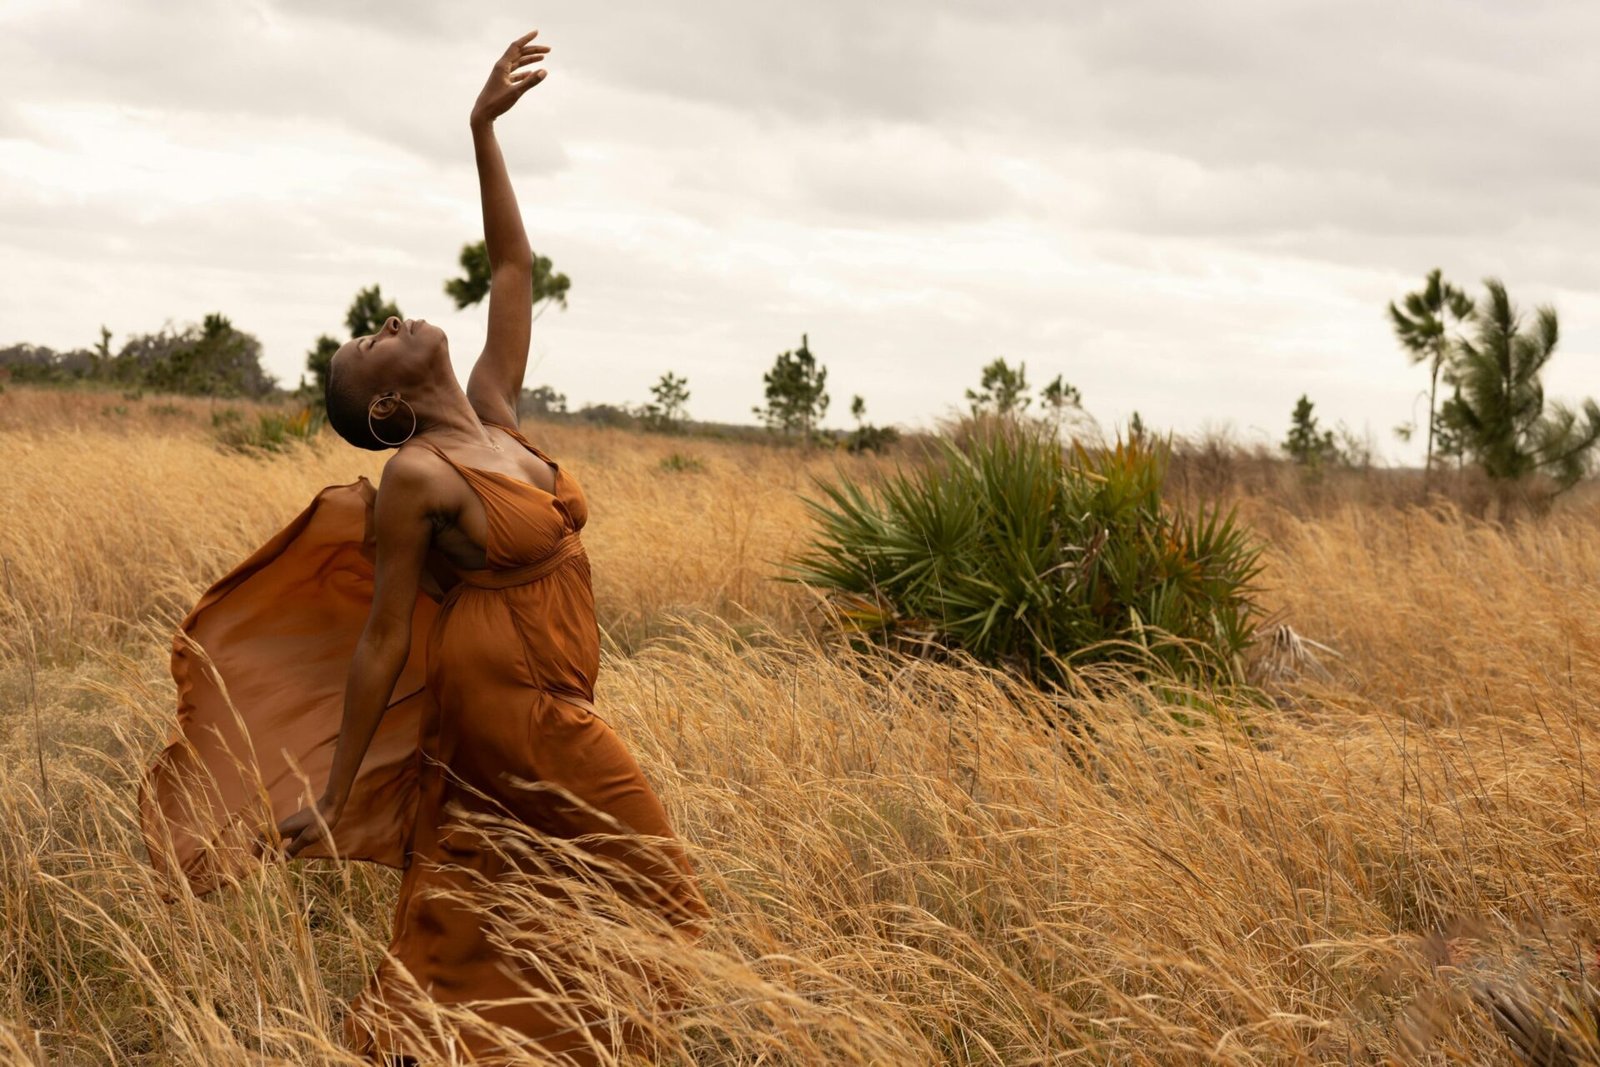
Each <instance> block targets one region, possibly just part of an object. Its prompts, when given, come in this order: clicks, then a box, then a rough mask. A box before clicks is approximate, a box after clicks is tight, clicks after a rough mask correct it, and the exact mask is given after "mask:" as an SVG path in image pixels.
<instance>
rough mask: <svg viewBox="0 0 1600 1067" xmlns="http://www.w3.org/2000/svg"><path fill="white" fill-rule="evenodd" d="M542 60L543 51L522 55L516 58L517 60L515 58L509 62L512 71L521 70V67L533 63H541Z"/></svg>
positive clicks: (529, 65)
mask: <svg viewBox="0 0 1600 1067" xmlns="http://www.w3.org/2000/svg"><path fill="white" fill-rule="evenodd" d="M542 62H544V53H543V52H541V53H539V54H538V55H529V56H523V57H522V58H521V59H518V60H516V61H515V62H513V63H512V64H511V70H512V72H513V73H514V72H516V71H519V70H521V69H522V68H523V67H531V66H533V65H534V64H535V63H542Z"/></svg>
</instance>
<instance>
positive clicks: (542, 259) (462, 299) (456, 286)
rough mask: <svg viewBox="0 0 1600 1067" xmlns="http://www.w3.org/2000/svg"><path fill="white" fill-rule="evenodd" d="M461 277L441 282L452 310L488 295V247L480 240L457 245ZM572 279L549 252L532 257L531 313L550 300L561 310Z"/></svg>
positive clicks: (537, 313)
mask: <svg viewBox="0 0 1600 1067" xmlns="http://www.w3.org/2000/svg"><path fill="white" fill-rule="evenodd" d="M458 262H459V263H460V264H461V277H459V278H451V279H449V280H447V281H446V282H445V283H444V291H445V293H446V294H448V295H449V297H450V299H452V300H454V301H455V303H456V310H458V311H459V310H461V309H463V308H468V307H471V306H472V305H473V304H476V303H478V302H479V301H481V300H482V299H483V298H484V297H486V296H488V295H489V281H490V273H491V272H490V269H489V247H488V245H486V244H485V243H484V242H482V241H475V242H473V243H471V244H466V245H462V246H461V256H460V258H459V260H458ZM570 288H572V280H571V279H570V278H568V277H567V276H566V275H565V274H562V273H561V272H559V271H557V270H556V269H555V268H554V265H553V264H552V263H551V262H550V257H549V256H541V255H535V256H534V257H533V306H534V312H533V317H534V318H535V319H537V318H538V317H539V316H540V315H543V314H544V313H545V309H546V308H548V307H549V306H550V305H551V304H555V305H557V306H559V307H560V308H561V309H562V310H563V311H565V310H566V307H567V290H568V289H570Z"/></svg>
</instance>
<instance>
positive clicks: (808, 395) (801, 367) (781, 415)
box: [753, 334, 828, 445]
mask: <svg viewBox="0 0 1600 1067" xmlns="http://www.w3.org/2000/svg"><path fill="white" fill-rule="evenodd" d="M762 380H763V381H764V382H765V383H766V396H767V405H766V407H764V408H755V409H753V410H754V411H755V413H756V415H757V416H759V417H760V418H761V420H762V421H763V422H764V423H766V425H767V428H768V429H769V430H771V429H777V430H781V431H783V432H784V433H785V434H795V433H798V434H800V436H801V439H802V440H803V441H804V442H805V443H806V444H807V445H809V444H810V443H811V436H812V434H813V433H814V432H815V429H816V424H817V423H819V422H821V421H822V417H823V416H824V415H826V414H827V411H828V392H827V386H828V368H827V367H824V366H822V365H821V364H820V363H818V362H817V358H816V356H814V355H812V353H811V344H810V340H809V338H808V337H807V336H806V335H805V334H801V335H800V347H799V348H797V349H795V350H793V351H791V352H783V353H780V354H779V355H778V358H777V359H775V360H773V362H772V369H771V370H769V371H767V373H766V374H764V375H763V376H762Z"/></svg>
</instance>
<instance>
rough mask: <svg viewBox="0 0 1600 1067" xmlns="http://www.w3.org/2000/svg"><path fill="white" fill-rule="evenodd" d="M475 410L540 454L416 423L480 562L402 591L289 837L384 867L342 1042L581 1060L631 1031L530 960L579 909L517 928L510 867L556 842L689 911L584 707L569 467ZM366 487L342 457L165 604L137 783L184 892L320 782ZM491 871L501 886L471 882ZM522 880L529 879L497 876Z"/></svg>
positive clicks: (530, 910) (685, 925)
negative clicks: (391, 631) (169, 620)
mask: <svg viewBox="0 0 1600 1067" xmlns="http://www.w3.org/2000/svg"><path fill="white" fill-rule="evenodd" d="M501 429H502V430H504V432H505V433H506V434H507V435H508V436H509V438H510V439H512V440H514V441H516V442H518V443H520V444H521V445H522V446H523V447H524V448H526V449H528V450H529V451H530V452H532V453H533V454H535V455H537V456H538V457H539V458H540V459H541V460H543V461H545V462H546V463H548V464H549V465H550V468H551V470H552V471H553V474H554V478H555V489H554V491H553V492H551V491H546V490H544V489H542V488H539V487H537V486H535V485H534V484H532V483H530V482H527V481H524V480H523V479H521V478H517V477H513V476H511V475H508V474H505V473H503V472H498V471H492V470H483V469H478V468H473V467H468V466H464V465H461V464H459V463H457V462H456V461H455V460H453V459H451V458H450V457H449V456H448V455H447V454H445V453H444V452H443V451H441V450H439V449H438V448H434V447H433V446H432V445H428V444H427V443H426V442H419V443H421V444H423V445H424V446H425V447H430V448H433V451H434V452H435V453H436V454H438V455H439V456H440V457H441V458H442V459H443V460H445V461H446V462H447V463H448V464H449V465H450V466H451V467H452V468H454V470H455V472H456V474H457V475H459V476H460V477H461V478H463V479H464V480H465V481H466V483H467V484H468V485H469V486H470V487H471V488H472V490H473V492H474V493H475V494H476V495H477V496H478V498H479V500H480V501H481V502H482V504H483V507H484V512H485V515H486V517H487V520H488V528H489V538H488V542H487V544H486V545H485V546H484V549H485V554H486V557H487V561H488V565H487V567H485V568H484V569H482V570H476V571H451V570H450V569H449V568H448V567H446V568H444V570H443V571H442V573H441V577H442V578H443V581H441V583H440V584H441V585H444V584H445V583H446V582H450V581H452V580H453V585H450V586H449V587H448V590H447V591H445V592H444V593H443V596H442V602H440V603H436V602H435V601H434V600H433V599H432V598H430V597H428V596H423V595H419V596H418V599H417V603H416V606H415V614H414V616H413V626H412V644H411V651H410V654H409V657H408V659H407V661H406V664H405V667H404V669H403V671H402V673H401V676H400V680H399V682H398V683H397V684H396V686H395V688H394V696H393V698H392V700H391V704H390V706H389V708H388V710H387V712H386V713H385V715H384V717H383V720H382V722H381V723H380V725H379V728H378V732H377V735H376V736H375V737H374V739H373V742H372V746H371V747H370V748H369V750H368V751H367V754H366V756H365V758H364V760H363V762H362V765H361V768H360V771H359V773H358V776H357V779H356V782H355V785H354V787H353V789H352V791H351V794H350V797H349V799H348V801H347V802H346V806H345V809H344V812H343V813H342V815H341V818H340V820H339V822H338V824H337V826H336V827H335V829H334V835H333V839H334V841H333V848H332V850H330V849H329V848H328V847H326V846H324V845H319V846H316V847H314V848H313V849H308V850H307V851H306V852H304V853H302V855H304V856H307V857H311V856H328V855H331V854H333V851H336V852H337V855H338V857H339V858H341V859H352V860H366V861H371V862H376V863H382V864H387V865H390V866H394V867H399V868H402V869H403V870H404V872H405V873H404V876H403V878H402V881H401V887H400V895H399V900H398V902H397V904H396V908H395V917H394V929H393V937H392V940H391V942H390V945H389V951H388V953H387V955H386V956H385V958H384V960H383V961H382V962H381V963H380V965H379V966H378V968H377V972H376V974H375V975H374V976H373V977H372V980H371V981H370V982H369V983H368V986H367V988H366V989H365V990H364V991H363V993H362V995H361V996H360V997H358V998H357V1001H356V1003H355V1004H354V1005H352V1008H351V1010H350V1012H349V1013H348V1014H347V1016H346V1021H345V1027H346V1030H345V1036H346V1040H347V1041H348V1042H349V1043H350V1044H351V1045H352V1046H353V1047H355V1048H357V1049H358V1050H360V1051H362V1052H365V1053H366V1054H368V1055H369V1056H372V1057H374V1058H380V1057H381V1056H383V1055H385V1054H392V1053H401V1054H408V1055H412V1056H421V1057H422V1058H423V1062H431V1059H432V1058H434V1057H441V1058H448V1057H452V1056H453V1057H467V1058H471V1059H474V1060H475V1061H476V1062H493V1060H494V1057H495V1053H496V1052H497V1051H505V1050H506V1048H507V1047H508V1046H510V1045H517V1044H530V1045H533V1046H537V1047H538V1048H539V1049H540V1050H541V1051H543V1052H552V1053H564V1054H566V1055H567V1056H568V1057H570V1059H571V1061H572V1062H585V1061H590V1060H591V1059H592V1057H593V1056H595V1055H596V1053H595V1049H596V1048H598V1047H600V1046H601V1045H608V1044H609V1045H613V1046H614V1045H615V1043H616V1042H618V1041H621V1042H623V1043H624V1044H626V1043H628V1042H629V1041H630V1040H631V1038H629V1037H628V1035H627V1034H625V1033H621V1032H620V1031H618V1030H617V1029H615V1028H610V1029H608V1027H607V1025H606V1024H605V1023H604V1022H603V1021H601V1020H603V1019H604V1018H605V1017H606V1016H607V1006H606V1005H604V1004H592V1005H588V1006H587V1007H586V1006H585V1005H584V1004H583V1003H582V989H581V987H582V986H583V985H584V983H583V982H582V981H577V982H575V983H569V985H570V986H571V988H563V980H562V978H561V975H562V973H563V968H566V970H567V972H568V973H569V974H570V973H571V968H572V967H581V966H582V965H583V964H582V959H581V958H580V955H581V954H578V953H576V951H575V952H574V954H573V957H572V959H571V960H562V959H559V958H556V957H559V956H561V955H562V949H561V948H560V947H559V946H560V945H561V944H562V943H563V942H564V941H565V942H573V943H576V942H577V941H578V940H581V931H580V932H577V933H574V932H573V931H569V930H564V929H555V928H554V927H553V926H552V927H550V928H547V929H540V927H541V924H553V923H556V922H557V920H556V919H555V918H552V917H549V916H554V915H555V914H556V912H557V911H559V909H558V908H556V907H554V906H553V905H552V907H550V908H548V909H547V908H541V907H531V906H530V907H519V908H515V909H513V912H512V914H511V921H512V922H513V923H514V924H520V926H521V929H520V930H516V931H513V933H514V934H516V935H517V936H512V937H510V938H509V939H508V936H507V933H506V930H505V929H504V928H503V927H504V921H503V920H504V917H505V915H506V914H507V913H506V910H505V903H504V902H505V900H507V899H519V897H518V893H517V892H516V887H517V885H518V879H522V880H523V881H524V882H526V883H527V884H529V885H533V884H534V883H535V882H536V881H537V880H538V877H539V876H540V872H543V874H548V873H549V871H550V870H551V869H553V868H561V867H562V866H563V864H566V865H568V866H570V864H571V862H572V856H573V855H575V854H577V855H583V856H591V855H592V856H593V858H594V859H595V861H596V862H595V864H594V867H593V868H592V870H591V871H590V872H589V873H590V874H591V875H593V874H594V872H599V875H598V876H599V877H600V878H601V879H602V880H603V881H604V883H605V884H608V885H610V886H611V887H612V891H613V892H614V893H615V894H616V895H618V896H621V897H625V898H627V899H628V901H629V902H630V903H631V904H633V905H635V906H638V907H643V908H646V909H649V910H650V911H651V912H653V913H654V914H656V915H658V916H659V917H660V918H661V919H663V920H664V921H665V923H666V924H669V925H670V926H671V927H675V928H677V929H678V930H679V931H681V932H684V933H687V934H689V935H690V936H693V935H694V934H696V933H698V931H699V921H700V920H701V919H702V918H703V917H704V916H705V914H706V908H705V903H704V900H703V898H702V897H701V895H700V893H699V890H698V887H697V885H696V882H695V878H694V872H693V869H692V867H691V865H690V862H689V860H688V858H687V856H686V855H685V854H684V851H683V849H682V847H681V843H680V842H678V840H677V838H676V837H675V835H674V834H673V831H672V829H671V827H670V825H669V822H668V819H667V815H666V812H665V809H664V808H663V807H662V805H661V803H660V801H659V799H658V798H657V797H656V794H655V793H654V792H653V790H652V789H651V787H650V785H649V783H648V782H647V781H646V780H645V778H644V775H643V774H642V772H641V771H640V769H639V766H638V764H637V763H636V762H635V760H634V759H633V757H632V755H631V754H630V753H629V752H628V751H627V749H626V747H625V746H624V745H623V743H622V741H621V739H620V738H619V737H618V736H617V735H616V733H615V732H614V731H613V730H612V729H611V727H610V726H609V725H608V724H607V723H606V722H605V720H604V719H603V718H601V717H600V715H598V714H597V713H596V709H595V707H594V704H593V698H594V681H595V676H596V674H597V673H598V670H599V631H598V627H597V625H596V621H595V615H594V596H593V592H592V589H591V586H590V572H589V561H588V557H587V555H586V554H585V553H584V552H583V547H582V541H581V538H580V537H579V531H580V530H581V529H582V527H583V525H584V523H585V522H586V521H587V517H588V506H587V502H586V500H585V498H584V496H583V492H582V489H581V487H580V486H579V485H578V483H577V480H576V479H575V478H574V477H573V476H572V474H571V473H570V472H569V471H567V470H566V469H565V468H563V467H561V466H559V465H558V464H556V463H555V461H553V460H551V459H550V458H549V457H548V456H546V455H545V454H544V453H543V452H541V451H539V450H538V449H537V448H535V447H534V446H532V445H531V444H529V443H528V442H527V440H526V438H524V437H523V436H522V434H521V433H520V432H519V431H517V430H516V429H514V428H512V427H501ZM413 447H415V446H413ZM375 499H376V490H374V488H373V486H372V485H371V484H370V483H369V482H368V481H367V480H366V479H364V478H363V479H360V480H358V481H356V482H354V483H351V484H349V485H340V486H331V487H329V488H326V489H324V490H322V491H321V492H320V493H318V494H317V495H316V497H315V498H314V499H313V500H312V502H311V503H310V505H309V506H308V507H307V508H306V509H305V510H304V511H303V512H301V513H300V515H298V516H296V517H295V519H294V520H293V521H292V522H290V523H289V525H288V526H286V527H285V528H284V529H283V530H282V531H280V532H279V533H278V534H276V535H275V536H274V537H272V538H271V539H270V540H269V541H267V543H266V544H264V545H262V546H261V548H260V549H258V550H257V551H256V552H254V553H253V554H252V555H251V556H250V557H249V558H248V559H247V560H245V561H244V562H243V563H241V564H240V565H239V566H238V567H236V568H234V570H232V571H231V572H229V573H228V574H227V575H226V576H225V577H223V578H222V579H221V580H220V581H218V582H217V583H216V584H215V585H213V586H212V587H211V588H210V589H209V590H207V591H206V593H205V594H204V595H203V596H202V597H201V598H200V601H199V602H198V603H197V604H196V605H195V607H194V609H193V610H192V611H191V612H190V613H189V615H188V616H187V617H186V618H185V619H184V621H183V623H182V625H181V626H180V628H179V631H178V633H177V635H176V636H175V638H174V641H173V653H172V674H173V678H174V680H175V682H176V683H177V691H178V724H177V729H176V731H175V733H174V735H173V738H172V740H171V743H170V744H169V745H168V746H167V748H166V749H165V750H164V751H163V752H162V753H161V754H160V756H159V757H158V759H157V760H156V762H155V764H154V765H153V766H152V767H151V768H150V770H149V772H148V773H147V775H146V778H145V781H144V783H143V786H142V788H141V790H140V797H139V808H140V817H141V822H142V831H143V834H144V838H145V842H146V845H147V848H148V850H149V852H150V858H151V862H152V863H153V864H154V865H155V866H156V867H157V868H158V869H160V870H162V871H163V872H165V873H167V874H168V875H169V881H170V882H172V883H173V884H174V886H175V887H176V888H177V889H180V890H181V888H182V887H183V886H184V885H185V884H186V885H187V887H188V888H189V889H190V890H192V891H193V892H195V893H200V894H203V893H208V892H211V891H212V890H214V889H216V888H217V887H218V886H220V885H223V884H225V883H226V882H227V881H228V880H229V879H230V878H232V877H235V876H237V875H239V874H241V873H243V872H245V871H247V870H249V869H250V865H251V864H253V863H255V862H257V860H255V859H254V853H253V848H252V846H253V843H254V841H255V840H256V838H257V836H258V835H259V834H260V832H261V830H262V829H263V828H264V827H266V826H268V825H269V824H275V823H276V822H277V821H279V820H282V819H283V818H285V817H287V816H288V815H291V814H293V813H294V812H295V811H297V810H299V809H300V808H301V807H302V806H303V805H304V804H305V803H307V802H308V801H309V800H310V799H312V798H313V797H315V796H316V795H318V794H319V793H320V791H321V789H322V788H323V785H324V783H325V782H326V780H327V775H328V770H329V767H330V765H331V762H332V756H333V748H334V745H335V742H336V741H337V738H338V734H339V725H340V721H341V718H342V716H343V706H344V689H345V679H346V675H347V672H348V670H349V666H350V661H351V657H352V655H353V654H354V651H355V647H356V642H357V640H358V639H359V637H360V634H361V631H362V629H363V627H364V626H365V623H366V619H367V614H368V612H369V610H370V608H371V602H372V593H373V582H374V560H375V552H374V548H375V538H374V529H373V505H374V501H375ZM474 817H478V818H474ZM491 823H492V824H497V825H500V826H502V827H504V826H510V827H512V828H514V830H515V831H516V832H517V833H519V834H521V835H523V838H522V840H523V844H522V845H520V846H518V847H516V848H510V849H508V848H505V847H502V846H501V845H497V844H496V843H495V842H493V841H491V840H486V839H485V838H484V837H483V836H482V835H481V833H478V832H475V831H474V830H473V829H472V827H474V826H482V825H487V824H491ZM541 843H545V844H548V845H549V846H550V847H549V848H548V849H547V850H546V849H542V847H541ZM574 847H576V849H577V852H576V853H575V852H574ZM519 856H520V857H521V858H519ZM591 881H592V878H591ZM508 885H510V886H511V887H512V890H513V891H512V893H511V894H510V895H509V896H508V895H507V894H505V893H498V894H497V893H496V892H495V887H497V886H498V887H500V888H502V889H503V888H505V887H506V886H508ZM539 893H548V889H547V888H538V889H534V890H530V891H529V892H527V893H523V894H521V896H520V899H522V900H524V901H528V900H537V899H539V897H538V894H539ZM548 899H551V900H552V901H553V900H554V899H555V898H553V897H551V898H548ZM495 901H498V902H499V903H495ZM547 913H548V915H547ZM490 914H494V915H496V916H499V917H500V919H499V920H497V921H499V922H500V926H501V927H502V928H501V929H499V930H498V932H497V931H496V930H495V929H492V927H494V926H495V923H494V922H488V921H486V917H487V916H489V915H490ZM568 921H570V913H569V919H568ZM522 934H526V935H527V936H525V937H524V936H520V935H522ZM530 946H531V947H530ZM669 997H670V995H669ZM575 1001H576V1007H574V1002H575ZM440 1004H444V1005H466V1006H469V1007H471V1008H472V1009H473V1011H475V1012H478V1013H479V1014H480V1015H481V1018H482V1019H484V1020H487V1026H485V1027H484V1028H483V1029H481V1030H478V1031H473V1030H471V1029H470V1028H468V1029H459V1028H458V1029H456V1030H448V1028H445V1029H441V1028H440V1027H439V1026H437V1025H436V1023H437V1014H436V1013H434V1012H433V1011H432V1010H431V1007H430V1006H435V1007H436V1006H437V1005H440ZM660 1006H661V1007H663V1008H665V1007H667V1006H668V1004H667V1002H666V1001H663V1002H662V1004H661V1005H660ZM575 1018H576V1019H589V1020H594V1024H593V1026H587V1025H578V1026H575V1025H574V1022H573V1020H574V1019H575ZM624 1029H626V1028H624ZM430 1034H431V1035H432V1036H429V1035H430ZM512 1035H514V1037H513V1036H512Z"/></svg>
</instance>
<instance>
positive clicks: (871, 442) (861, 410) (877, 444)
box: [845, 396, 900, 453]
mask: <svg viewBox="0 0 1600 1067" xmlns="http://www.w3.org/2000/svg"><path fill="white" fill-rule="evenodd" d="M850 417H851V418H852V419H855V420H856V428H855V429H854V430H852V431H851V432H850V437H849V438H848V439H847V440H846V442H845V447H846V448H847V449H849V450H850V451H851V452H856V453H861V452H882V451H883V450H884V449H885V448H888V447H889V446H890V445H892V444H894V443H895V442H896V441H898V440H900V431H899V430H896V429H895V428H894V427H893V426H874V425H872V424H871V423H870V422H868V421H867V402H866V401H865V400H863V399H862V398H861V397H859V396H853V397H851V398H850Z"/></svg>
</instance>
